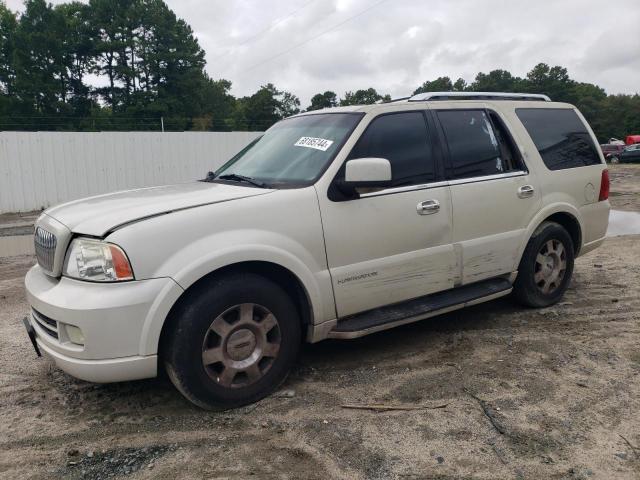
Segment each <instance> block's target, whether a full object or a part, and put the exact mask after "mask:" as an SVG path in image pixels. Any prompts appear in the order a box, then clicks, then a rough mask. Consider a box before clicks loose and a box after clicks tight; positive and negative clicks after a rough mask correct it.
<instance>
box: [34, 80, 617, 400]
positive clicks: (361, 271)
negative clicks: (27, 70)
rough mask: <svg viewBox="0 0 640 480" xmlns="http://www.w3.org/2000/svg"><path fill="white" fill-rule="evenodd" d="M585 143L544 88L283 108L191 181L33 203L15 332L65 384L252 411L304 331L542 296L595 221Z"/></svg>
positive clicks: (277, 379)
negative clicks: (148, 388) (159, 392)
mask: <svg viewBox="0 0 640 480" xmlns="http://www.w3.org/2000/svg"><path fill="white" fill-rule="evenodd" d="M597 145H598V144H597V142H596V139H595V137H594V135H593V133H592V131H591V129H590V128H589V126H588V124H587V123H586V121H585V120H584V118H583V117H582V115H581V114H580V113H579V112H578V111H577V110H576V109H575V108H574V107H573V106H571V105H567V104H564V103H554V102H551V101H549V99H548V98H547V97H545V96H542V95H530V94H497V93H478V94H468V93H465V94H454V93H446V92H445V93H429V94H420V95H416V96H414V97H411V98H409V99H403V100H401V101H394V102H391V103H385V104H378V105H368V106H353V107H341V108H333V109H327V110H319V111H314V112H306V113H303V114H300V115H296V116H294V117H291V118H288V119H286V120H283V121H281V122H279V123H277V124H276V125H274V126H273V127H272V128H270V129H269V130H268V131H267V132H266V133H265V134H264V135H263V136H262V137H260V138H259V139H257V140H256V141H254V142H253V143H252V144H250V145H249V146H248V147H246V148H245V149H244V150H242V151H241V152H240V153H238V154H237V155H236V156H235V157H233V158H232V159H231V160H229V161H228V162H227V163H226V164H225V165H224V166H222V167H221V168H220V169H218V171H217V172H215V173H210V174H209V175H208V177H207V178H206V179H205V180H203V181H199V182H193V183H186V184H180V185H172V186H163V187H153V188H144V189H140V190H132V191H127V192H120V193H114V194H108V195H101V196H97V197H92V198H87V199H83V200H78V201H73V202H69V203H67V204H64V205H60V206H58V207H54V208H51V209H49V210H47V211H46V212H44V214H43V215H42V216H41V217H40V218H39V219H38V221H37V224H36V231H35V246H36V253H37V258H38V264H37V265H36V266H34V267H33V268H32V269H31V270H30V271H29V272H28V274H27V276H26V279H25V283H26V289H27V295H28V300H29V303H30V304H31V306H32V311H31V315H30V316H29V317H28V318H25V325H26V327H27V330H28V332H29V336H30V337H31V340H32V342H33V343H34V346H35V347H36V350H37V351H39V349H42V350H44V351H45V352H46V353H47V354H48V355H49V356H51V357H52V358H53V359H54V360H55V362H56V364H57V365H58V366H59V367H60V368H62V369H63V370H65V371H66V372H68V373H69V374H71V375H73V376H75V377H78V378H82V379H85V380H89V381H94V382H115V381H123V380H134V379H141V378H148V377H154V376H156V375H157V372H158V369H159V366H164V367H165V368H166V370H167V372H168V374H169V377H170V378H171V380H172V381H173V383H174V384H175V386H176V387H177V388H178V389H179V390H180V391H181V392H182V393H183V394H184V395H185V397H187V398H188V399H189V400H191V401H192V402H193V403H195V404H196V405H199V406H201V407H204V408H214V407H223V408H224V407H232V406H238V405H241V404H245V403H248V402H253V401H256V400H258V399H260V398H262V397H264V396H265V395H267V394H268V393H269V392H270V391H272V390H273V389H274V388H276V387H277V386H278V385H279V384H281V383H282V382H283V381H284V379H285V378H286V376H287V373H288V372H289V370H290V368H291V366H292V365H293V363H294V361H295V358H296V355H297V353H298V350H299V348H300V344H301V341H303V340H306V341H308V342H317V341H320V340H323V339H325V338H337V339H351V338H356V337H360V336H362V335H366V334H369V333H372V332H377V331H380V330H384V329H387V328H390V327H394V326H397V325H401V324H405V323H409V322H414V321H416V320H421V319H424V318H427V317H431V316H434V315H438V314H440V313H443V312H448V311H451V310H454V309H457V308H461V307H464V306H467V305H472V304H477V303H480V302H484V301H487V300H491V299H494V298H497V297H501V296H504V295H507V294H509V293H511V292H512V291H513V293H514V295H515V297H516V298H517V299H518V300H520V301H521V302H522V303H523V304H524V305H527V306H533V307H543V306H546V305H550V304H553V303H555V302H557V301H558V300H559V299H560V298H561V296H562V295H563V293H564V291H565V290H566V288H567V285H568V284H569V281H570V279H571V274H572V270H573V262H574V258H575V257H576V256H577V255H579V254H584V253H586V252H588V251H590V250H592V249H593V248H595V247H597V246H598V245H600V244H601V243H602V241H603V240H604V237H605V233H606V230H607V224H608V216H609V202H608V200H607V198H608V189H609V178H608V173H607V170H606V167H605V163H604V160H603V158H602V154H601V152H600V149H599V148H598V147H597ZM176 161H179V159H176Z"/></svg>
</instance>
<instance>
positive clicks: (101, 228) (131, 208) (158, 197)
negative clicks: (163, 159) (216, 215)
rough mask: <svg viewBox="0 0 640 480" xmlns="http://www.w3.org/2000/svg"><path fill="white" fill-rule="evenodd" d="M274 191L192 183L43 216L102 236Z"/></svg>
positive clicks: (88, 201) (73, 205)
mask: <svg viewBox="0 0 640 480" xmlns="http://www.w3.org/2000/svg"><path fill="white" fill-rule="evenodd" d="M272 191H273V190H267V189H263V188H253V187H246V186H244V185H228V184H222V183H208V182H190V183H180V184H176V185H165V186H161V187H149V188H140V189H137V190H127V191H123V192H116V193H108V194H106V195H98V196H95V197H89V198H83V199H80V200H74V201H72V202H68V203H63V204H62V205H58V206H56V207H53V208H50V209H48V210H46V211H45V212H44V213H45V214H46V215H48V216H50V217H53V218H55V219H56V220H58V221H59V222H60V223H62V224H63V225H65V226H66V227H67V228H69V230H71V231H72V232H75V233H81V234H84V235H93V236H100V237H102V236H104V235H106V234H107V232H110V231H112V230H115V229H116V228H118V227H120V226H123V225H126V224H128V223H132V222H136V221H139V220H142V219H145V218H149V217H155V216H158V215H163V214H166V213H171V212H174V211H177V210H184V209H187V208H194V207H199V206H202V205H210V204H213V203H221V202H227V201H229V200H235V199H239V198H246V197H253V196H256V195H264V194H266V193H270V192H272Z"/></svg>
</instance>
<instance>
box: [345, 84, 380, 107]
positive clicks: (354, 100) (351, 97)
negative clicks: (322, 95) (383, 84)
mask: <svg viewBox="0 0 640 480" xmlns="http://www.w3.org/2000/svg"><path fill="white" fill-rule="evenodd" d="M383 99H384V97H383V96H382V95H380V94H379V93H378V92H377V91H376V89H375V88H367V89H366V90H356V91H355V92H346V93H345V95H344V98H343V99H342V100H340V105H341V106H345V105H370V104H372V103H376V102H377V101H379V100H383Z"/></svg>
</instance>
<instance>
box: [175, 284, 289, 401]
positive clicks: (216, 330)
mask: <svg viewBox="0 0 640 480" xmlns="http://www.w3.org/2000/svg"><path fill="white" fill-rule="evenodd" d="M168 321H169V322H170V323H169V324H168V328H167V331H166V332H164V334H163V347H164V348H163V357H164V362H165V367H166V370H167V373H168V375H169V378H170V379H171V381H172V383H173V384H174V385H175V386H176V388H177V389H178V390H179V391H180V392H181V393H182V394H183V395H184V396H185V397H186V398H187V399H188V400H189V401H191V402H192V403H194V404H195V405H197V406H199V407H202V408H204V409H208V410H210V409H226V408H233V407H238V406H241V405H245V404H248V403H253V402H256V401H258V400H260V399H262V398H264V397H265V396H267V395H268V394H269V393H271V392H272V391H273V390H275V389H276V388H277V387H278V386H279V385H280V384H282V382H284V380H285V379H286V377H287V375H288V374H289V371H290V370H291V367H292V366H293V364H294V362H295V359H296V357H297V355H298V352H299V348H300V343H301V329H300V319H299V316H298V312H297V309H296V307H295V305H294V304H293V302H292V301H291V299H290V297H289V296H288V295H287V293H286V292H285V291H284V290H283V289H282V288H281V287H280V286H278V285H277V284H275V283H273V282H272V281H270V280H268V279H266V278H264V277H261V276H259V275H255V274H250V273H246V274H245V273H242V274H235V275H230V276H223V277H219V278H214V279H213V280H211V281H208V282H204V283H203V284H200V285H197V286H196V287H195V288H194V290H193V291H190V292H188V293H187V297H185V298H184V299H183V300H182V301H181V302H180V304H179V305H178V306H177V308H176V309H175V311H173V312H172V314H171V317H170V318H169V320H168Z"/></svg>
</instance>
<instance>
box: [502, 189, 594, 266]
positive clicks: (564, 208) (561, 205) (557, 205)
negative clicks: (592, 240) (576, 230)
mask: <svg viewBox="0 0 640 480" xmlns="http://www.w3.org/2000/svg"><path fill="white" fill-rule="evenodd" d="M554 213H568V214H570V215H572V216H573V217H574V218H575V219H576V220H577V221H578V224H579V225H580V230H581V231H583V232H584V224H583V221H582V218H581V217H582V216H581V215H580V212H579V211H578V209H577V208H576V207H574V206H573V205H571V204H570V203H568V202H565V201H558V202H554V203H551V204H549V205H546V206H545V207H543V208H542V210H540V211H539V212H538V213H537V214H536V215H535V216H534V217H533V219H532V220H531V222H529V225H528V227H527V228H526V230H525V234H524V235H523V237H522V242H521V244H520V247H519V248H518V254H517V255H516V258H517V262H518V263H516V265H514V270H517V269H518V265H519V264H520V259H521V258H522V254H523V253H524V249H525V248H526V246H527V243H529V239H530V238H531V236H532V235H533V232H535V230H536V228H538V227H539V226H540V224H541V223H542V222H544V221H545V219H547V218H549V217H550V216H551V215H553V214H554Z"/></svg>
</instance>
